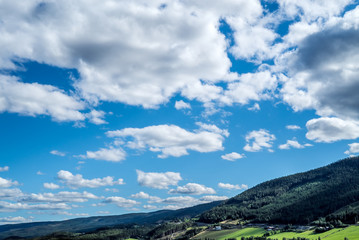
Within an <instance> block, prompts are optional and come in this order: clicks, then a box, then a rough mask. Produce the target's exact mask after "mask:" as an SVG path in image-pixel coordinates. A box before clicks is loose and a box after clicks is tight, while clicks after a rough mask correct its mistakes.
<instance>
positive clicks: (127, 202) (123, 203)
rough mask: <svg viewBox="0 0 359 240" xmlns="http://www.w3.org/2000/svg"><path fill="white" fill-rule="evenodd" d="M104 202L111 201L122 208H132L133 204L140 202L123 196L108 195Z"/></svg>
mask: <svg viewBox="0 0 359 240" xmlns="http://www.w3.org/2000/svg"><path fill="white" fill-rule="evenodd" d="M104 203H113V204H116V205H117V206H119V207H123V208H132V207H133V206H135V205H137V204H140V203H139V202H137V201H134V200H131V199H126V198H123V197H108V198H106V199H105V200H104Z"/></svg>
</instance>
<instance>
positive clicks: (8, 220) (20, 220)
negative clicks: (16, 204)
mask: <svg viewBox="0 0 359 240" xmlns="http://www.w3.org/2000/svg"><path fill="white" fill-rule="evenodd" d="M26 222H32V219H31V218H24V217H21V216H18V217H3V218H0V223H1V224H16V223H26Z"/></svg>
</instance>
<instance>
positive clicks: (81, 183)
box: [57, 170, 124, 189]
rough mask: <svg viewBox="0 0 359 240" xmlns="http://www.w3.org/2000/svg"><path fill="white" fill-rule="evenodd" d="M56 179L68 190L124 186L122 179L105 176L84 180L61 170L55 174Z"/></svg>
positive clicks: (79, 176) (77, 175)
mask: <svg viewBox="0 0 359 240" xmlns="http://www.w3.org/2000/svg"><path fill="white" fill-rule="evenodd" d="M57 178H58V179H59V180H60V181H61V182H62V183H63V184H65V185H66V186H68V187H70V188H75V189H76V188H82V187H88V188H97V187H103V186H113V185H122V184H124V182H123V179H122V178H119V179H118V180H114V179H113V177H110V176H107V177H103V178H94V179H84V178H83V177H82V175H81V174H76V175H73V174H72V173H71V172H69V171H65V170H61V171H59V172H58V173H57Z"/></svg>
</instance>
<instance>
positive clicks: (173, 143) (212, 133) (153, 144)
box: [106, 124, 228, 158]
mask: <svg viewBox="0 0 359 240" xmlns="http://www.w3.org/2000/svg"><path fill="white" fill-rule="evenodd" d="M201 127H202V128H206V129H203V130H198V131H196V132H189V131H187V130H185V129H182V128H180V127H178V126H175V125H157V126H149V127H145V128H125V129H122V130H117V131H108V132H107V133H106V134H107V136H109V137H116V138H121V139H123V140H125V139H126V138H133V141H130V140H128V141H127V147H129V148H133V149H143V148H149V150H150V151H153V152H160V153H161V154H159V155H158V157H159V158H167V157H169V156H173V157H180V156H183V155H187V154H188V150H192V151H197V152H202V153H203V152H213V151H219V150H222V149H223V146H222V143H223V140H224V137H223V135H224V136H226V135H228V131H226V130H221V129H219V128H218V127H216V126H214V125H206V124H201ZM222 134H223V135H222Z"/></svg>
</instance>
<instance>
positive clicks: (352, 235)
mask: <svg viewBox="0 0 359 240" xmlns="http://www.w3.org/2000/svg"><path fill="white" fill-rule="evenodd" d="M264 233H266V231H265V230H264V229H261V228H245V229H241V230H236V229H232V230H222V231H205V232H203V233H200V234H198V235H197V236H195V237H193V238H192V239H196V240H197V239H198V240H200V239H201V240H203V239H205V238H209V239H216V240H225V239H228V238H236V239H241V237H250V236H253V237H260V236H263V234H264ZM294 237H302V238H308V239H310V240H317V239H318V238H319V237H320V238H321V239H322V240H344V238H345V237H347V238H348V239H349V240H357V239H359V226H350V227H347V228H336V229H333V230H330V231H327V232H324V233H320V234H315V233H314V232H313V231H306V232H302V233H296V232H285V233H279V234H275V235H272V236H270V237H268V238H271V239H278V240H282V239H283V238H294Z"/></svg>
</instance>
